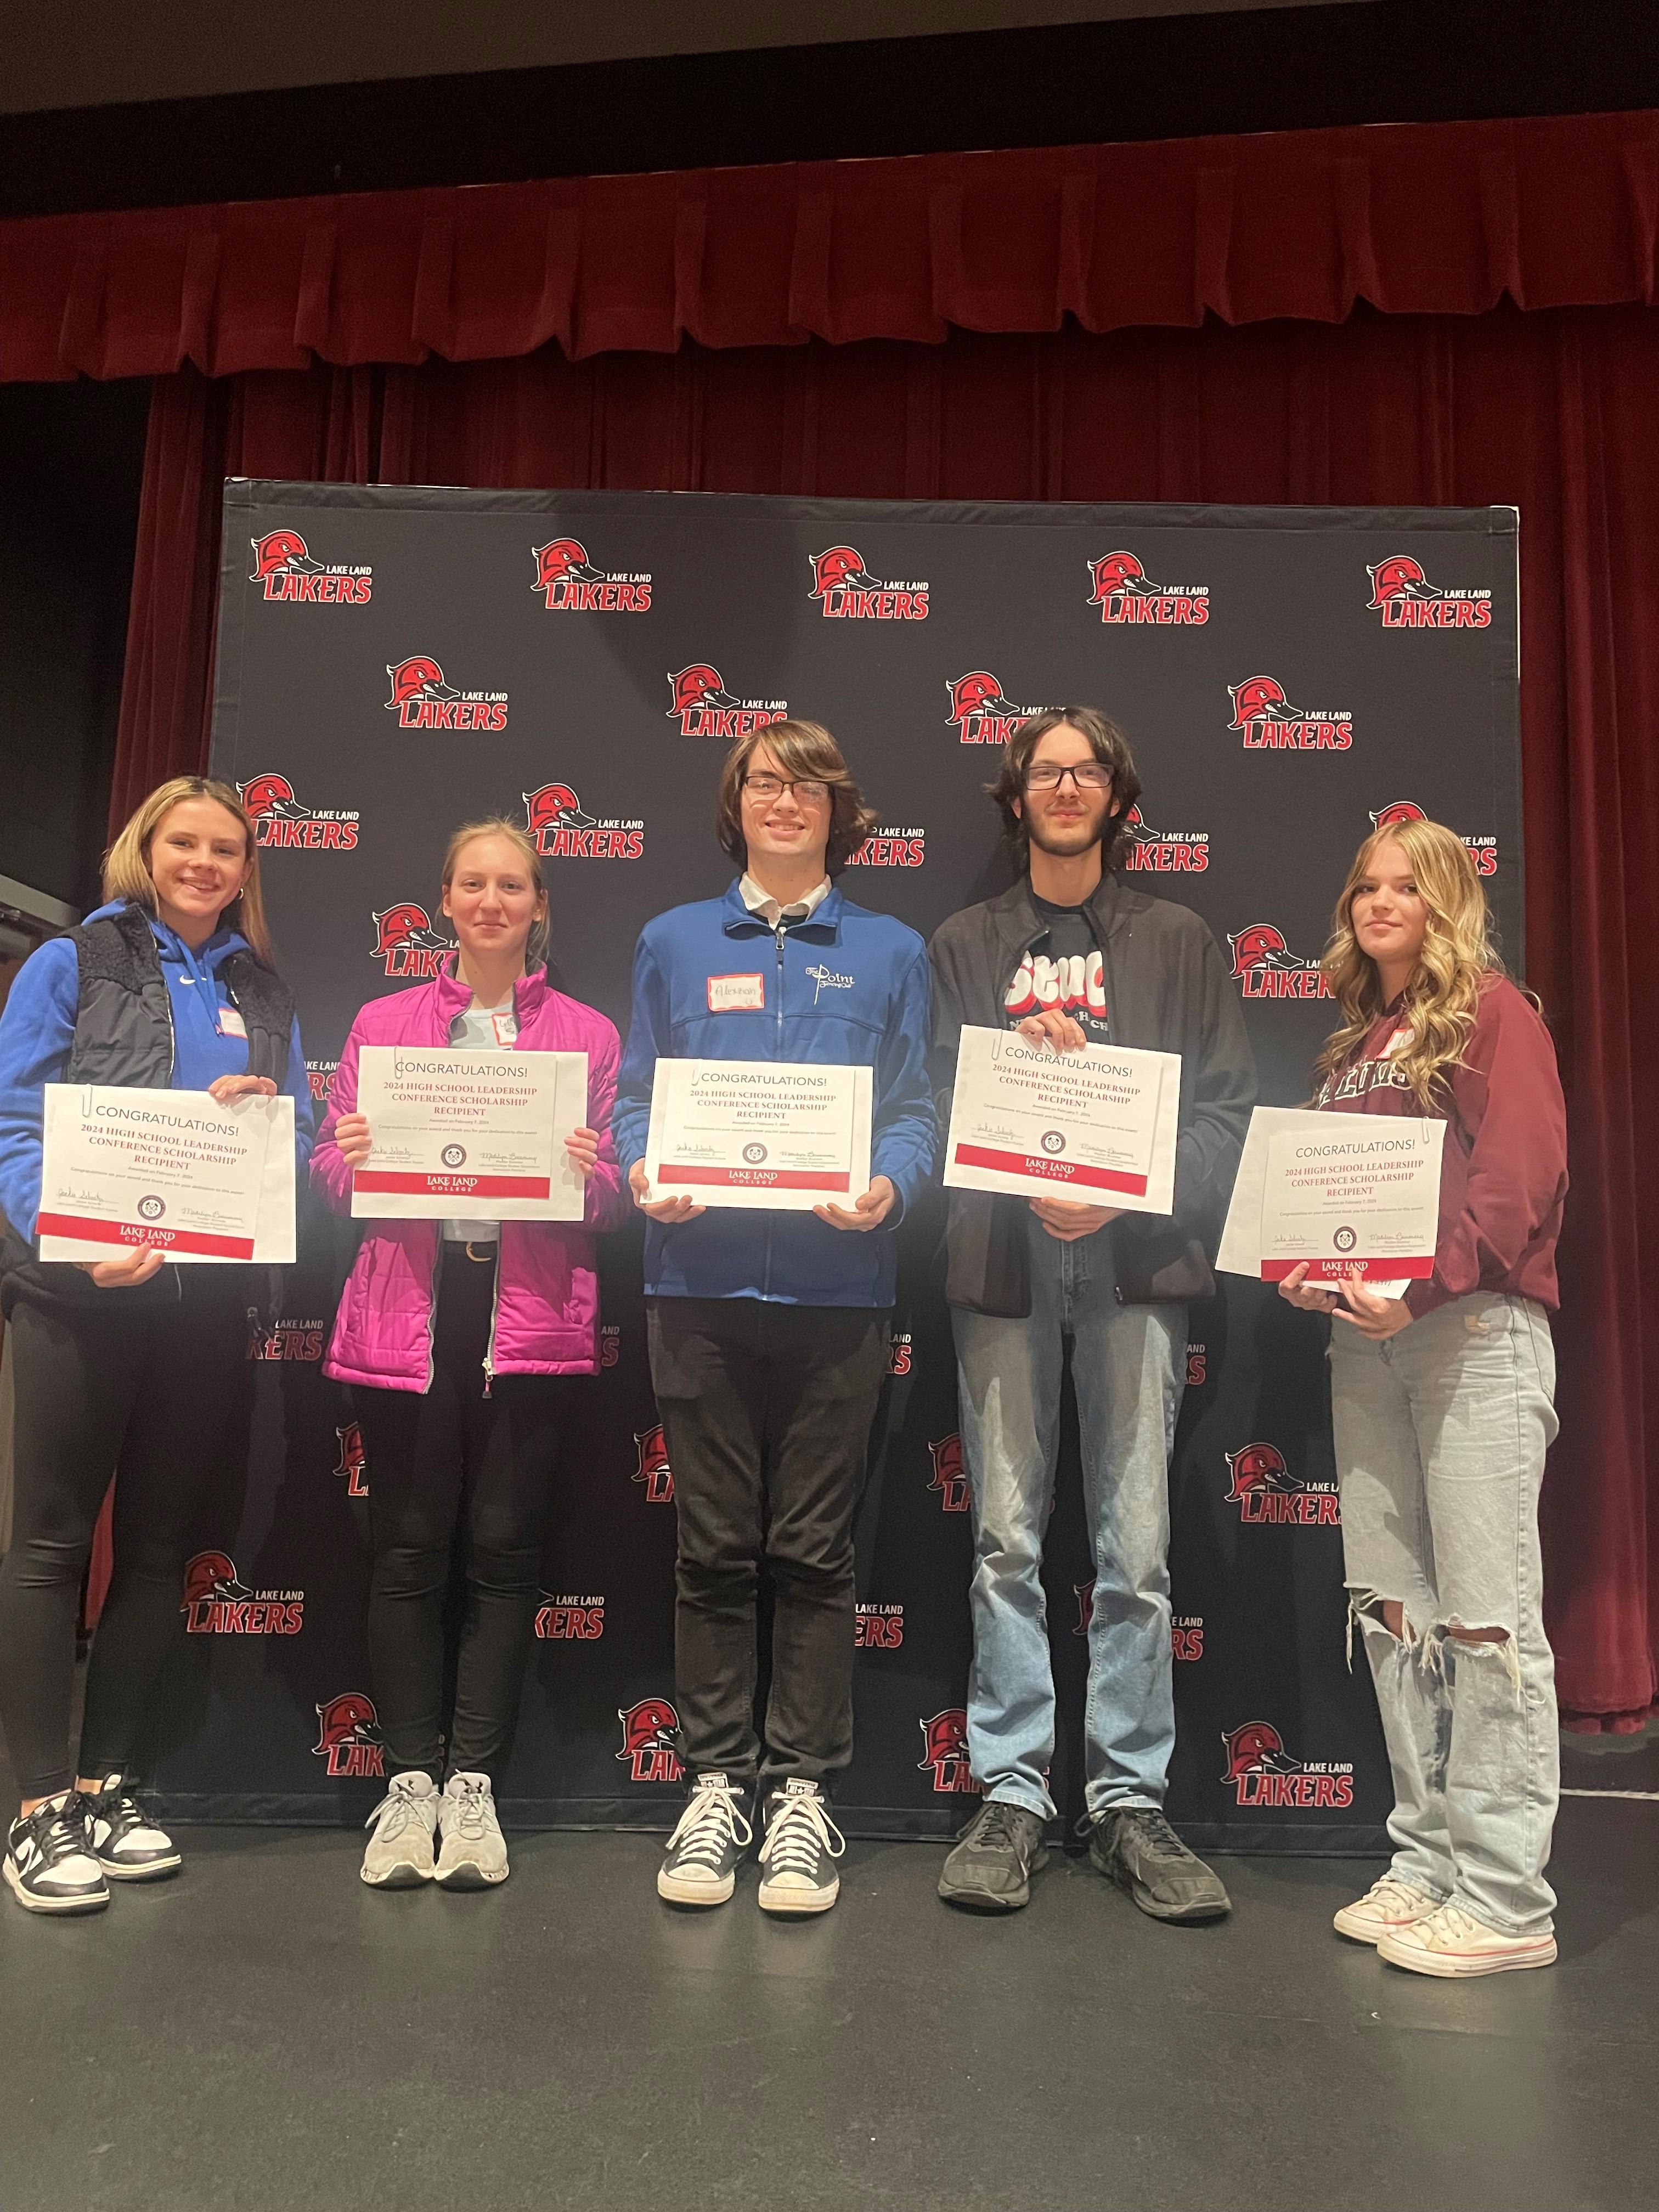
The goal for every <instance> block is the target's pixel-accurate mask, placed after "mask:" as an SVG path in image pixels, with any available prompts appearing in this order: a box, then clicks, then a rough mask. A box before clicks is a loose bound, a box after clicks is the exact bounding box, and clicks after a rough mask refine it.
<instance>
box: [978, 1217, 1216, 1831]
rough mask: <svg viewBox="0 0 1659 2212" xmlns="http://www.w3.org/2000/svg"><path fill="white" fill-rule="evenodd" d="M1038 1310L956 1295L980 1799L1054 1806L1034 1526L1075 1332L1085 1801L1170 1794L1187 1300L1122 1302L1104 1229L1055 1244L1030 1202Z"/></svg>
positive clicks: (1040, 1522) (1113, 1804) (1046, 1812)
mask: <svg viewBox="0 0 1659 2212" xmlns="http://www.w3.org/2000/svg"><path fill="white" fill-rule="evenodd" d="M1030 1262H1031V1311H1030V1316H1029V1318H1028V1319H1026V1320H1024V1321H996V1320H993V1319H991V1318H990V1317H988V1316H986V1315H984V1314H972V1313H963V1312H960V1311H955V1310H953V1311H952V1313H951V1325H952V1327H953V1328H954V1329H955V1332H956V1342H957V1383H958V1391H959V1404H960V1419H961V1423H962V1444H963V1457H964V1459H965V1461H966V1462H967V1468H968V1482H969V1498H970V1502H971V1504H972V1507H973V1516H974V1555H975V1566H974V1580H973V1587H972V1590H971V1593H970V1603H971V1607H972V1612H973V1621H974V1665H973V1673H972V1674H971V1676H970V1678H969V1686H968V1749H969V1760H970V1763H971V1765H972V1767H973V1771H974V1774H975V1778H976V1779H977V1781H978V1782H979V1784H980V1785H981V1788H982V1790H984V1792H985V1795H986V1796H987V1799H988V1798H997V1799H1000V1800H1001V1801H1003V1802H1005V1803H1010V1804H1015V1805H1023V1806H1024V1808H1026V1810H1027V1811H1028V1812H1030V1813H1036V1814H1039V1815H1041V1816H1042V1818H1043V1819H1045V1820H1048V1819H1052V1818H1053V1816H1054V1800H1053V1799H1052V1798H1051V1797H1050V1796H1049V1795H1048V1765H1049V1762H1050V1760H1051V1759H1053V1757H1054V1674H1053V1671H1052V1669H1051V1668H1050V1665H1049V1658H1048V1622H1047V1617H1046V1613H1045V1608H1044V1605H1043V1595H1042V1579H1041V1574H1042V1540H1043V1535H1044V1533H1045V1531H1046V1530H1047V1528H1048V1514H1049V1509H1050V1505H1051V1504H1052V1501H1053V1498H1054V1467H1055V1461H1056V1459H1057V1457H1058V1454H1059V1449H1060V1377H1061V1374H1062V1371H1063V1366H1064V1361H1065V1356H1066V1338H1068V1337H1069V1338H1070V1339H1071V1346H1072V1379H1073V1385H1074V1387H1075V1389H1076V1391H1077V1407H1078V1425H1079V1431H1080V1432H1081V1443H1082V1450H1083V1495H1084V1504H1085V1512H1086V1514H1087V1516H1088V1522H1089V1535H1090V1542H1091V1547H1092V1548H1093V1552H1094V1561H1095V1593H1094V1610H1093V1614H1092V1618H1091V1621H1090V1625H1089V1694H1088V1704H1087V1707H1086V1710H1085V1720H1084V1733H1085V1745H1084V1775H1085V1799H1086V1802H1087V1805H1088V1809H1089V1812H1090V1814H1091V1815H1093V1814H1100V1813H1103V1812H1104V1811H1106V1810H1107V1809H1108V1808H1120V1807H1122V1806H1127V1805H1142V1806H1157V1805H1161V1804H1162V1803H1163V1802H1164V1784H1165V1778H1166V1776H1167V1772H1168V1769H1169V1764H1170V1752H1171V1751H1172V1750H1173V1749H1174V1748H1175V1699H1174V1691H1173V1686H1172V1683H1171V1663H1170V1571H1169V1550H1170V1480H1169V1474H1170V1450H1171V1448H1172V1446H1173V1443H1174V1441H1175V1425H1176V1413H1178V1412H1179V1410H1180V1407H1181V1393H1182V1386H1183V1384H1184V1383H1185V1379H1186V1368H1187V1358H1186V1352H1187V1309H1186V1307H1185V1306H1184V1305H1181V1304H1172V1305H1120V1304H1119V1303H1118V1299H1117V1288H1116V1275H1115V1269H1114V1267H1113V1265H1112V1247H1111V1234H1110V1231H1109V1230H1103V1231H1099V1232H1097V1234H1096V1235H1095V1236H1093V1237H1080V1238H1079V1240H1078V1242H1077V1243H1074V1244H1063V1243H1060V1241H1059V1239H1058V1238H1056V1237H1050V1236H1049V1235H1048V1232H1047V1231H1045V1230H1044V1229H1043V1227H1042V1224H1041V1223H1040V1222H1039V1221H1037V1220H1036V1218H1035V1216H1033V1217H1031V1218H1030Z"/></svg>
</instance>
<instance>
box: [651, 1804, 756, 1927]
mask: <svg viewBox="0 0 1659 2212" xmlns="http://www.w3.org/2000/svg"><path fill="white" fill-rule="evenodd" d="M754 1838H755V1832H754V1830H753V1829H752V1828H751V1827H750V1825H749V1822H748V1820H746V1819H745V1818H744V1814H743V1811H742V1808H741V1807H740V1805H739V1803H738V1791H737V1790H735V1789H733V1787H732V1784H731V1783H730V1782H729V1781H728V1780H727V1778H726V1776H725V1775H724V1774H700V1775H699V1776H698V1777H697V1778H696V1782H695V1783H694V1784H692V1788H691V1799H690V1803H689V1804H688V1805H687V1807H686V1808H685V1810H684V1812H683V1813H682V1814H680V1817H679V1819H678V1821H677V1822H676V1823H675V1827H674V1832H673V1834H672V1835H671V1837H670V1838H668V1850H667V1853H666V1855H665V1857H664V1859H663V1863H662V1864H661V1865H660V1866H659V1868H658V1869H657V1894H658V1896H659V1897H661V1898H665V1899H667V1901H668V1902H669V1904H671V1905H724V1904H725V1902H726V1899H727V1898H728V1897H730V1896H731V1894H732V1888H733V1886H734V1885H735V1883H736V1881H737V1878H738V1860H739V1859H740V1858H741V1857H743V1855H744V1851H745V1850H747V1848H748V1846H749V1845H750V1844H751V1843H752V1842H753V1841H754Z"/></svg>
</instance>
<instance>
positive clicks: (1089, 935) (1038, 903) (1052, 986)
mask: <svg viewBox="0 0 1659 2212" xmlns="http://www.w3.org/2000/svg"><path fill="white" fill-rule="evenodd" d="M1032 903H1033V905H1034V906H1035V907H1036V910H1037V914H1038V915H1039V917H1040V918H1041V919H1042V921H1045V922H1047V924H1048V936H1047V937H1046V938H1043V939H1040V940H1039V941H1038V942H1037V943H1036V945H1033V946H1032V948H1031V950H1030V951H1029V952H1028V953H1027V954H1026V956H1025V957H1024V960H1022V961H1021V962H1020V963H1019V967H1018V969H1017V971H1016V973H1015V975H1014V980H1013V981H1012V983H1010V985H1009V986H1008V994H1007V998H1006V1006H1007V1009H1008V1026H1009V1027H1010V1028H1011V1029H1018V1026H1019V1024H1020V1023H1021V1022H1023V1021H1024V1020H1025V1018H1026V1017H1027V1016H1028V1015H1030V1014H1040V1013H1042V1012H1044V1011H1045V1009H1047V1008H1048V1007H1049V1006H1058V1007H1059V1008H1060V1012H1062V1013H1066V1014H1070V1016H1071V1017H1072V1018H1073V1021H1074V1022H1077V1023H1078V1024H1080V1026H1081V1028H1082V1030H1083V1034H1084V1036H1085V1038H1086V1039H1087V1041H1088V1042H1089V1043H1091V1044H1106V1043H1108V1042H1109V1041H1110V1037H1111V1019H1110V1010H1109V1008H1108V1006H1107V1004H1106V985H1105V978H1104V975H1103V963H1102V960H1101V957H1100V946H1099V945H1098V944H1097V942H1096V939H1095V933H1094V927H1093V925H1092V923H1091V921H1090V918H1089V914H1088V909H1087V908H1085V907H1080V906H1051V905H1050V904H1049V902H1048V900H1047V899H1040V898H1038V897H1037V896H1036V893H1035V892H1033V894H1032Z"/></svg>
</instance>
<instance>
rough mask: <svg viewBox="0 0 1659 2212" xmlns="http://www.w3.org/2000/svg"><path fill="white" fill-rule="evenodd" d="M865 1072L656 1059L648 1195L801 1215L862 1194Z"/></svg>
mask: <svg viewBox="0 0 1659 2212" xmlns="http://www.w3.org/2000/svg"><path fill="white" fill-rule="evenodd" d="M872 1097H873V1085H872V1079H871V1073H870V1070H869V1069H868V1068H867V1067H824V1066H817V1065H816V1064H808V1063H805V1062H798V1061H793V1060H659V1061H658V1062H657V1073H656V1077H655V1079H654V1081H653V1085H652V1090H651V1124H650V1129H649V1133H647V1138H646V1145H645V1172H646V1176H647V1181H648V1182H649V1183H650V1185H651V1195H652V1197H653V1199H659V1198H692V1199H695V1200H696V1202H697V1204H698V1205H699V1206H765V1207H769V1208H772V1209H774V1210H777V1211H781V1212H798V1213H804V1212H810V1210H811V1208H812V1207H813V1206H823V1205H832V1206H852V1205H854V1202H855V1201H856V1200H859V1199H860V1198H862V1197H863V1195H864V1194H865V1192H866V1190H868V1189H869V1188H870V1112H871V1102H872Z"/></svg>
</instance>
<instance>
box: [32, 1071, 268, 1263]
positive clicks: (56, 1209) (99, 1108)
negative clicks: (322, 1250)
mask: <svg viewBox="0 0 1659 2212" xmlns="http://www.w3.org/2000/svg"><path fill="white" fill-rule="evenodd" d="M45 1094H46V1095H45V1116H44V1125H43V1130H42V1135H43V1139H44V1144H43V1152H42V1158H41V1176H40V1219H39V1224H38V1233H39V1236H40V1257H41V1258H42V1259H43V1260H71V1261H76V1262H79V1263H81V1264H82V1265H84V1264H86V1263H88V1262H91V1261H100V1260H113V1259H118V1258H120V1257H121V1256H123V1255H127V1254H130V1253H131V1252H133V1251H135V1250H142V1249H149V1250H151V1251H157V1252H161V1254H163V1255H164V1256H165V1257H166V1258H167V1259H168V1260H171V1261H238V1260H240V1261H274V1262H281V1261H291V1260H292V1259H293V1257H294V1101H293V1100H292V1099H291V1098H283V1097H279V1098H269V1097H240V1098H236V1099H234V1100H232V1101H230V1102H229V1103H224V1104H222V1103H220V1101H219V1100H217V1099H216V1098H214V1097H210V1095H209V1094H208V1093H207V1092H206V1091H158V1090H139V1089H137V1088H134V1089H129V1088H127V1087H125V1085H101V1084H82V1083H48V1084H47V1085H46V1086H45Z"/></svg>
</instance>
